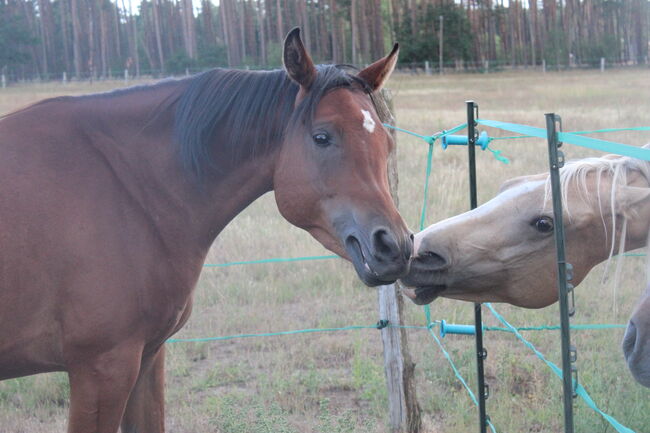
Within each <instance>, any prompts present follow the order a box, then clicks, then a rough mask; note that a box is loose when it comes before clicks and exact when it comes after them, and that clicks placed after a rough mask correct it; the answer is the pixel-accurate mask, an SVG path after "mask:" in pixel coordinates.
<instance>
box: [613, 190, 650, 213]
mask: <svg viewBox="0 0 650 433" xmlns="http://www.w3.org/2000/svg"><path fill="white" fill-rule="evenodd" d="M616 196H617V198H616V201H617V202H618V203H617V209H618V212H620V213H622V214H623V215H629V213H631V212H634V211H635V209H636V207H637V206H640V205H641V204H642V203H643V202H645V201H646V200H648V199H650V188H640V187H637V186H622V187H620V188H619V189H618V190H617V191H616Z"/></svg>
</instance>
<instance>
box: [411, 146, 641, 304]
mask: <svg viewBox="0 0 650 433" xmlns="http://www.w3.org/2000/svg"><path fill="white" fill-rule="evenodd" d="M649 180H650V166H649V165H648V164H647V163H645V162H643V161H640V160H636V159H633V158H627V157H617V156H613V155H607V156H605V157H602V158H587V159H583V160H579V161H575V162H572V163H569V164H567V165H566V166H565V167H564V168H563V169H562V172H561V181H562V194H563V203H564V218H563V219H564V224H565V234H566V247H567V260H568V262H569V263H571V264H572V265H573V267H574V277H573V280H572V283H573V284H574V285H577V284H578V283H580V281H582V279H583V278H584V277H585V275H586V274H587V273H588V272H589V270H590V269H591V268H592V267H594V266H595V265H596V264H598V263H599V262H602V261H604V260H606V259H607V258H608V257H610V256H611V254H612V253H613V252H618V250H619V249H618V248H619V247H620V242H621V241H624V242H625V244H624V248H625V249H634V248H639V247H641V246H643V245H645V244H646V240H647V236H648V225H649V224H650V218H649V217H650V199H649V198H650V188H649ZM549 189H550V187H549V181H548V174H540V175H535V176H525V177H520V178H516V179H512V180H509V181H507V182H506V183H505V184H504V185H503V186H502V187H501V191H500V192H499V194H498V195H497V196H496V197H495V198H493V199H492V200H490V201H489V202H487V203H485V204H484V205H482V206H480V207H478V208H476V209H474V210H472V211H470V212H466V213H464V214H461V215H458V216H455V217H453V218H450V219H447V220H444V221H442V222H439V223H437V224H434V225H432V226H430V227H428V228H427V229H425V230H424V231H422V232H420V233H418V234H417V235H416V237H415V249H414V250H415V253H414V260H413V263H412V265H411V272H410V274H409V275H408V276H407V277H405V278H404V279H403V281H404V283H405V284H406V285H408V286H410V287H412V289H408V290H406V291H405V293H406V294H407V296H409V297H411V298H412V299H413V300H414V302H416V303H418V304H424V303H429V302H431V301H433V300H434V299H435V298H436V297H437V296H443V297H448V298H454V299H461V300H467V301H474V302H508V303H511V304H514V305H518V306H522V307H527V308H541V307H545V306H547V305H549V304H551V303H553V302H555V301H556V300H557V282H556V278H557V277H556V275H557V274H556V264H555V260H556V259H555V254H556V253H555V241H554V236H553V224H554V221H553V209H552V204H551V196H550V191H549ZM624 227H625V228H624Z"/></svg>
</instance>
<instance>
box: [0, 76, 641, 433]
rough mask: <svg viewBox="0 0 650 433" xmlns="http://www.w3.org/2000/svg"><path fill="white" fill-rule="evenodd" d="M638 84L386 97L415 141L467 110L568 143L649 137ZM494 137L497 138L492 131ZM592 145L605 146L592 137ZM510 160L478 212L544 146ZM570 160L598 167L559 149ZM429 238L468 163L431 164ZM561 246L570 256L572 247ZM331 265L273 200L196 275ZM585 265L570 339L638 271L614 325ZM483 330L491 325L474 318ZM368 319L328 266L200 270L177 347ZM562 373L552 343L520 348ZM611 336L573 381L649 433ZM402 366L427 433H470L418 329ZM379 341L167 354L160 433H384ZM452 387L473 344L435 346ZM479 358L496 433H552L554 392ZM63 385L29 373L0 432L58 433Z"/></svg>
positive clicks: (583, 352)
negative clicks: (408, 362)
mask: <svg viewBox="0 0 650 433" xmlns="http://www.w3.org/2000/svg"><path fill="white" fill-rule="evenodd" d="M649 79H650V75H649V73H648V71H647V70H625V71H608V72H606V73H605V74H600V73H598V72H591V71H587V72H584V71H582V72H566V73H548V74H542V73H532V72H525V73H517V74H515V73H502V74H495V75H471V74H468V75H453V76H444V77H437V76H436V77H424V76H409V75H397V76H395V77H394V78H393V79H392V80H391V82H390V87H391V88H392V90H393V93H394V96H395V105H396V117H397V124H398V125H399V126H401V127H404V128H407V129H411V130H414V131H417V132H420V133H423V134H430V133H433V132H436V131H438V130H440V129H444V128H449V127H452V126H455V125H457V124H459V123H462V122H464V121H465V104H464V101H465V100H467V99H474V100H475V101H477V102H478V103H479V105H480V116H481V117H482V118H487V119H495V120H502V121H510V122H515V123H523V124H529V125H534V126H543V125H544V113H545V112H550V111H554V112H556V113H558V114H560V115H561V116H562V118H563V121H564V128H565V130H568V131H570V130H587V129H597V128H604V127H623V126H641V125H646V126H647V125H648V124H650V116H648V114H647V113H649V112H650V86H648V84H647V83H648V80H649ZM118 85H120V83H119V82H114V83H100V84H96V85H94V87H90V86H88V85H85V84H84V85H82V84H75V85H68V86H61V85H38V86H31V87H14V88H10V89H6V91H3V92H0V112H6V111H8V110H10V109H14V108H17V107H18V106H21V105H25V104H27V103H29V102H31V101H35V100H37V99H40V98H43V97H47V96H54V95H58V94H67V93H83V92H89V91H99V90H105V89H107V88H110V87H113V86H118ZM489 132H490V133H491V134H493V135H510V134H509V133H507V132H500V131H493V130H490V131H489ZM599 137H604V136H599ZM606 138H607V139H609V140H613V141H620V142H623V143H629V144H639V145H640V144H644V143H647V142H650V134H649V133H632V132H620V133H615V134H609V135H607V136H606ZM493 144H494V147H496V148H498V149H501V150H502V151H503V153H504V155H506V156H507V157H509V158H510V159H511V161H512V163H511V164H510V165H507V166H506V165H503V164H501V163H499V162H497V161H495V160H494V159H493V158H492V156H491V155H490V154H489V153H482V152H479V154H478V181H479V202H484V201H486V200H488V199H489V198H491V197H492V196H494V194H496V192H497V190H498V188H499V185H500V184H501V183H502V182H503V181H504V180H506V179H508V178H511V177H515V176H519V175H524V174H531V173H537V172H542V171H546V170H547V157H546V147H545V143H544V142H543V141H542V140H535V139H532V140H531V139H528V140H511V141H500V142H499V141H498V142H495V143H493ZM426 147H427V146H426V144H425V143H424V142H422V141H421V140H418V139H416V138H413V137H410V136H407V135H403V134H400V135H399V143H398V158H399V161H398V166H399V174H400V203H401V212H402V214H403V215H404V217H405V219H406V221H407V223H408V224H409V225H410V227H411V228H412V229H417V226H418V222H419V217H420V211H421V209H420V206H421V202H422V194H423V189H424V185H423V177H424V171H425V159H426V151H427V149H426ZM565 152H566V154H567V157H569V158H579V157H583V156H586V155H596V154H597V153H595V152H590V151H588V150H585V149H581V148H578V147H574V146H567V147H566V148H565ZM433 164H434V165H433V173H432V178H431V184H430V200H429V205H428V208H427V215H428V217H427V223H428V224H429V223H432V222H434V221H438V220H440V219H442V218H445V217H448V216H451V215H455V214H457V213H460V212H463V211H465V210H467V209H468V207H469V199H468V196H467V194H468V188H469V187H468V184H467V173H466V164H467V163H466V152H464V150H463V149H462V148H461V149H458V148H456V149H450V150H447V151H442V150H441V149H440V148H438V147H437V148H436V150H435V153H434V160H433ZM569 241H570V240H569ZM321 254H328V253H327V252H325V251H324V250H323V248H322V247H320V245H319V244H318V243H316V242H315V241H314V240H313V239H311V238H310V237H309V236H308V235H306V234H305V233H304V232H302V231H301V230H299V229H297V228H295V227H292V226H290V225H289V224H288V223H287V222H286V221H284V220H283V219H282V218H281V217H280V215H279V214H278V212H277V210H276V208H275V203H274V200H273V196H272V194H267V195H266V196H264V197H262V198H261V199H260V200H258V201H257V202H256V203H254V204H253V205H252V206H250V207H249V208H248V209H246V210H245V211H244V212H243V213H242V214H241V215H240V216H238V217H237V218H236V220H235V221H233V223H232V224H231V225H230V226H229V227H227V229H226V230H225V231H224V232H223V233H222V235H221V236H220V237H219V239H218V240H217V241H216V242H215V244H214V247H213V249H212V250H211V252H210V255H209V257H208V262H210V263H219V262H227V261H239V260H254V259H262V258H268V257H292V256H293V257H295V256H304V255H321ZM602 272H603V267H599V268H597V269H596V270H594V271H593V272H592V274H591V275H590V276H589V277H588V278H587V279H586V280H585V281H584V282H583V283H582V284H581V285H580V286H579V287H578V289H577V299H576V301H577V314H576V317H575V318H574V323H604V322H609V323H625V321H626V320H627V316H628V315H629V313H630V312H631V310H632V307H633V305H634V302H635V301H636V299H637V296H638V295H639V294H640V293H641V291H642V289H643V287H644V286H645V276H644V274H645V270H644V260H643V259H638V258H627V259H626V261H625V264H624V274H625V275H624V278H623V281H622V282H621V286H620V288H619V294H620V299H619V313H618V314H617V315H615V314H614V313H613V309H612V284H611V283H610V282H607V283H605V284H601V282H600V280H601V276H602ZM496 308H497V310H498V311H499V312H500V313H502V314H503V315H504V316H505V317H506V318H507V319H508V320H509V321H510V322H511V323H512V324H513V325H515V326H525V325H540V324H557V323H558V322H559V319H558V317H559V314H558V307H557V306H551V307H548V308H545V309H542V310H523V309H518V308H514V307H511V306H502V305H496ZM431 311H432V316H433V318H434V319H445V320H447V321H448V322H450V323H472V320H473V308H472V306H471V305H470V304H467V303H463V302H458V301H451V300H439V301H436V302H435V303H434V304H432V306H431ZM405 316H406V322H407V323H409V324H418V325H419V324H423V322H424V314H423V313H422V309H421V308H419V307H417V306H415V305H413V304H411V303H410V302H407V305H406V311H405ZM484 316H485V317H486V323H487V324H488V325H493V326H497V325H499V323H498V322H497V321H496V320H495V319H494V318H493V317H491V316H490V314H489V313H488V312H486V313H485V314H484ZM378 319H379V317H378V315H377V300H376V294H375V291H374V290H371V289H368V288H366V287H364V286H363V285H362V284H361V283H359V281H358V280H357V278H356V276H355V274H354V271H353V270H352V267H351V266H350V265H349V264H347V263H345V262H344V261H342V260H325V261H319V262H301V263H295V264H289V263H287V264H260V265H250V266H233V267H229V268H208V269H205V270H204V272H203V274H202V276H201V279H200V281H199V285H198V287H197V290H196V298H195V308H194V313H193V315H192V318H191V319H190V321H189V322H188V324H187V325H186V326H185V328H184V329H183V330H182V331H181V332H180V333H179V334H178V335H177V337H178V338H190V337H209V336H221V335H230V334H240V333H259V332H272V331H282V330H291V329H304V328H313V327H330V326H345V325H369V324H374V323H375V322H376V321H377V320H378ZM524 335H525V336H526V337H527V338H529V339H530V340H531V341H532V342H533V343H534V344H535V345H536V346H537V347H538V348H539V350H540V351H542V352H543V353H544V354H546V355H547V357H548V358H549V359H550V360H551V361H553V362H555V363H557V364H559V363H560V355H559V346H560V341H559V332H557V331H548V332H535V333H533V332H527V333H525V334H524ZM622 335H623V331H622V330H606V331H576V332H574V333H573V339H574V342H575V344H576V346H577V347H578V368H579V373H580V380H581V383H583V385H584V386H585V387H586V388H587V390H588V391H589V392H590V394H591V395H592V397H593V398H594V400H595V401H596V403H598V404H599V405H600V406H601V408H602V409H603V410H604V411H606V412H608V413H610V414H611V415H613V416H614V417H616V418H617V419H619V421H621V422H623V423H624V424H626V425H628V426H629V427H631V428H633V429H635V430H636V431H637V432H639V433H641V432H647V431H648V426H650V412H648V410H647V401H649V397H650V391H649V390H648V389H645V388H642V387H641V386H639V385H637V384H635V383H634V381H633V380H632V378H631V376H630V374H629V373H628V372H627V369H626V367H625V363H624V362H623V357H622V353H621V349H620V340H621V338H622ZM408 336H409V347H410V349H411V352H412V356H413V359H414V361H415V362H416V363H417V367H416V380H417V393H418V399H419V402H420V405H421V407H422V409H423V414H424V420H425V431H426V432H428V433H434V432H436V433H437V432H445V433H466V432H469V431H476V430H477V413H476V410H475V409H474V408H473V405H472V403H471V401H470V399H469V397H468V396H467V393H466V391H465V390H464V389H463V388H462V386H461V385H460V383H459V382H458V381H457V380H456V378H455V377H454V375H453V373H452V371H451V369H450V368H449V365H448V363H447V361H446V360H445V359H444V357H443V356H442V354H441V353H440V351H439V349H438V348H437V346H436V345H435V343H434V342H433V340H432V338H431V336H430V335H429V334H428V333H427V332H426V331H422V330H409V331H408ZM379 337H380V336H379V332H377V331H375V330H372V329H368V330H360V331H350V332H341V333H315V334H301V335H291V336H284V337H268V338H251V339H243V340H229V341H218V342H210V343H176V344H170V345H169V346H168V349H169V356H168V358H167V428H168V430H169V431H170V432H180V433H185V432H187V433H189V432H220V433H233V432H234V433H237V432H255V433H258V432H260V433H261V432H301V433H302V432H315V433H321V432H323V433H324V432H360V433H379V432H386V431H387V427H386V426H387V410H386V408H385V402H386V395H385V392H386V391H385V388H384V383H383V381H384V377H383V360H382V355H381V351H382V349H381V340H380V338H379ZM442 341H443V344H444V345H445V347H446V348H447V350H448V351H449V352H450V353H451V355H452V357H453V359H454V361H455V362H456V364H457V365H458V367H459V369H460V371H461V373H462V375H463V376H464V377H465V378H466V379H467V380H468V383H469V384H470V385H471V386H473V387H474V384H475V379H476V378H475V376H476V372H475V364H474V340H473V339H472V338H471V337H465V336H448V337H446V338H445V339H443V340H442ZM485 344H486V347H487V349H488V351H489V356H488V359H487V361H486V375H487V382H488V384H489V385H490V389H491V397H490V399H489V400H488V413H489V414H490V417H491V419H492V421H493V422H494V424H495V426H496V427H497V429H498V431H499V432H544V433H546V432H561V431H562V401H561V382H560V380H559V379H557V378H556V377H555V375H554V374H553V373H552V372H551V371H550V370H549V369H548V368H546V367H545V366H544V364H543V363H542V362H541V361H540V360H538V359H537V358H536V357H535V356H534V355H533V354H532V353H531V352H530V351H529V350H528V349H526V348H525V347H524V346H523V345H522V344H520V343H519V342H518V341H517V340H516V339H515V338H514V337H513V336H512V335H509V334H507V333H502V332H488V333H486V336H485ZM67 392H68V391H67V386H66V384H65V375H39V376H34V377H29V378H21V379H17V380H10V381H5V382H2V383H0V432H2V433H5V432H6V433H17V432H22V431H29V432H50V431H64V429H65V419H66V411H67V403H65V401H66V399H67ZM575 407H576V416H575V418H576V431H578V432H589V433H592V432H594V433H605V432H608V433H610V432H612V431H613V430H612V429H611V428H610V427H608V426H607V424H606V423H604V422H603V420H602V418H600V417H599V416H598V415H595V414H594V413H593V412H592V411H591V410H590V409H588V408H587V407H586V405H585V404H584V403H581V402H579V401H578V402H576V406H575Z"/></svg>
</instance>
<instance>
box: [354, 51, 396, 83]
mask: <svg viewBox="0 0 650 433" xmlns="http://www.w3.org/2000/svg"><path fill="white" fill-rule="evenodd" d="M398 53H399V44H395V45H394V46H393V49H392V51H391V52H390V54H389V55H387V56H386V57H384V58H383V59H379V60H377V61H376V62H375V63H373V64H372V65H370V66H368V67H367V68H366V69H364V70H362V71H361V72H359V73H358V74H357V75H358V76H359V77H360V78H362V79H363V80H364V81H365V82H366V83H368V85H369V86H370V88H371V89H372V91H373V92H375V91H377V90H380V89H381V88H382V87H383V86H384V84H385V83H386V81H388V77H390V74H391V73H392V72H393V69H395V65H396V64H397V55H398Z"/></svg>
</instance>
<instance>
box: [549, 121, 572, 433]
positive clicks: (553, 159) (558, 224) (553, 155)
mask: <svg viewBox="0 0 650 433" xmlns="http://www.w3.org/2000/svg"><path fill="white" fill-rule="evenodd" d="M557 124H559V126H560V130H561V129H562V120H561V119H560V116H557V115H556V114H555V113H547V114H546V134H547V139H548V156H549V166H550V177H551V192H552V195H553V219H554V221H555V222H554V227H555V247H556V249H557V277H558V290H559V302H560V320H561V334H562V382H563V391H564V432H565V433H573V398H574V397H575V396H576V392H575V388H574V383H575V386H577V384H578V380H577V379H578V378H577V369H576V366H575V365H574V363H575V361H576V357H577V356H576V349H575V347H574V346H572V345H571V328H570V324H571V323H570V320H571V319H570V316H572V315H573V313H574V312H575V310H574V309H573V306H572V307H571V308H569V294H571V295H573V285H571V284H569V283H568V280H570V279H571V277H572V269H573V268H572V266H571V265H570V264H569V263H567V262H566V253H565V246H564V239H565V238H564V224H563V221H562V190H561V186H560V168H561V167H562V166H563V165H564V154H563V153H562V151H560V150H559V149H558V148H559V147H560V146H561V145H562V143H561V142H559V141H558V138H557V127H556V126H557ZM574 376H575V377H574ZM574 379H575V380H574Z"/></svg>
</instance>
